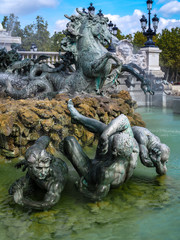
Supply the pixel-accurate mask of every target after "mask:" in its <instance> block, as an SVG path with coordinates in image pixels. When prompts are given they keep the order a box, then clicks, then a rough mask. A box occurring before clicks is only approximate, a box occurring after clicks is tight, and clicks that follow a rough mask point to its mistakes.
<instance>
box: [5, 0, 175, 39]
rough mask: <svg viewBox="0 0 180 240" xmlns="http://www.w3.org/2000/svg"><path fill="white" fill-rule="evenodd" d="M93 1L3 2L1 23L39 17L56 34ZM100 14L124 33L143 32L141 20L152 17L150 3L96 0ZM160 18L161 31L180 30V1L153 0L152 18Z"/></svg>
mask: <svg viewBox="0 0 180 240" xmlns="http://www.w3.org/2000/svg"><path fill="white" fill-rule="evenodd" d="M90 2H91V1H89V0H88V1H87V0H83V1H82V0H79V1H77V0H0V22H2V20H3V17H4V16H8V15H9V14H10V13H14V14H15V15H16V16H18V17H19V20H20V23H21V27H22V28H24V27H25V26H26V25H28V24H31V23H33V22H35V19H36V17H37V16H38V15H39V16H41V17H43V18H44V20H45V21H47V22H48V30H49V32H50V33H51V35H53V33H54V31H56V32H59V31H62V30H64V29H65V28H66V24H67V22H68V21H69V20H68V19H66V18H65V17H64V14H67V15H72V14H76V10H75V9H76V8H80V9H81V8H83V7H85V8H88V7H89V5H90ZM92 3H93V5H94V7H95V9H96V13H98V11H99V9H101V10H102V12H103V14H104V15H105V16H107V17H108V18H109V20H111V21H112V22H113V23H114V24H116V25H117V27H118V28H119V29H120V30H121V32H122V33H123V34H129V33H131V34H133V33H135V32H136V31H141V26H140V21H139V19H140V18H141V16H142V14H145V16H146V18H148V10H147V4H146V0H111V1H109V0H104V1H100V0H96V1H92ZM155 13H156V14H157V16H158V17H159V19H160V21H159V28H158V31H157V32H161V31H162V29H164V28H168V29H171V28H172V27H180V1H177V0H156V1H153V9H152V15H154V14H155Z"/></svg>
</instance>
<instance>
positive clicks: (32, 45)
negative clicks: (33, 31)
mask: <svg viewBox="0 0 180 240" xmlns="http://www.w3.org/2000/svg"><path fill="white" fill-rule="evenodd" d="M30 50H31V52H37V50H38V49H37V46H36V44H35V43H32V44H31V48H30Z"/></svg>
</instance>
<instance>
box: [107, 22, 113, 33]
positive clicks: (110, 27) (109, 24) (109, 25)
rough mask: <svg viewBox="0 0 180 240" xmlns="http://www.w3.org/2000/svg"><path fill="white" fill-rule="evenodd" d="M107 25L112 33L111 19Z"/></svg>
mask: <svg viewBox="0 0 180 240" xmlns="http://www.w3.org/2000/svg"><path fill="white" fill-rule="evenodd" d="M108 27H109V31H110V32H111V33H112V28H113V23H112V21H110V22H109V23H108Z"/></svg>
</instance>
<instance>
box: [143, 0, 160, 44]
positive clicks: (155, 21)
mask: <svg viewBox="0 0 180 240" xmlns="http://www.w3.org/2000/svg"><path fill="white" fill-rule="evenodd" d="M146 3H147V9H148V10H149V12H148V15H149V19H148V21H147V19H146V17H145V16H144V15H142V18H141V19H140V22H141V28H142V30H143V35H144V36H146V37H147V41H146V42H145V47H155V43H154V42H153V40H152V38H153V36H155V35H156V30H157V28H158V22H159V18H158V17H157V15H156V14H155V15H154V17H153V18H152V22H153V28H154V31H153V30H152V29H151V11H150V10H151V9H152V4H153V1H152V0H147V2H146ZM147 22H148V30H147V31H145V30H146V28H147Z"/></svg>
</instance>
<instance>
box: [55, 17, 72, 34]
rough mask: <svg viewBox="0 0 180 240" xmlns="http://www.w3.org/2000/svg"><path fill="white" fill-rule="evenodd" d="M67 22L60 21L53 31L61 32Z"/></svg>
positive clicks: (66, 20) (65, 20) (64, 20)
mask: <svg viewBox="0 0 180 240" xmlns="http://www.w3.org/2000/svg"><path fill="white" fill-rule="evenodd" d="M68 22H69V19H60V20H58V21H56V23H55V25H56V26H55V31H56V32H62V30H65V29H66V24H67V23H68Z"/></svg>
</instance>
